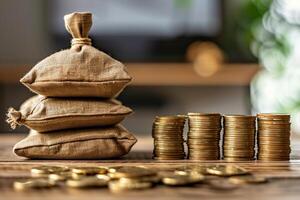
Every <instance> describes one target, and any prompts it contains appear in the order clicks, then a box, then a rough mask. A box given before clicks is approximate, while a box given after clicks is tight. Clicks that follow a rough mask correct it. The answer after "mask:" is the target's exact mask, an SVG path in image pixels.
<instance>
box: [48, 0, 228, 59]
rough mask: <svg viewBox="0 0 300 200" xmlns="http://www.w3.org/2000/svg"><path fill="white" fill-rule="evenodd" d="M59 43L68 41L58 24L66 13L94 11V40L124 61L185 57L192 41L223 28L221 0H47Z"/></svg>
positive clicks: (213, 36)
mask: <svg viewBox="0 0 300 200" xmlns="http://www.w3.org/2000/svg"><path fill="white" fill-rule="evenodd" d="M47 7H48V8H50V11H51V12H49V16H48V18H49V19H53V20H51V21H49V23H50V32H52V33H53V42H54V43H55V44H56V47H55V48H66V47H67V46H64V45H62V44H67V42H68V40H67V39H66V38H68V37H65V35H64V30H63V28H62V27H63V26H60V23H61V17H62V16H63V15H64V13H67V12H73V11H77V10H84V11H90V12H93V13H94V16H95V18H96V19H97V21H98V22H99V24H97V25H94V26H93V29H92V30H91V37H92V39H93V44H94V45H95V46H96V47H97V48H99V49H100V50H103V51H105V52H108V53H109V54H110V55H112V56H113V57H117V58H118V59H120V60H122V61H124V62H184V61H186V60H185V56H186V50H187V48H188V46H189V45H190V44H191V43H193V42H194V41H199V40H200V41H207V40H208V41H213V42H217V41H218V38H219V36H220V34H221V33H222V29H223V8H224V6H223V1H221V0H194V1H189V0H187V1H179V0H175V1H160V0H152V1H140V0H122V1H121V0H111V1H104V0H97V1H94V0H93V1H91V2H90V3H89V4H87V3H86V2H83V1H78V0H74V1H66V0H59V1H58V0H54V1H48V6H47Z"/></svg>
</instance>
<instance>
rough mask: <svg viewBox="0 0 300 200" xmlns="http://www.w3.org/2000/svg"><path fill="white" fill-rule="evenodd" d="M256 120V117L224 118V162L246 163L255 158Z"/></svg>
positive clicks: (236, 116) (231, 116) (229, 116)
mask: <svg viewBox="0 0 300 200" xmlns="http://www.w3.org/2000/svg"><path fill="white" fill-rule="evenodd" d="M255 120H256V118H255V116H247V115H226V116H224V137H223V157H224V160H227V161H244V160H245V161H246V160H253V159H254V158H255V134H256V127H255Z"/></svg>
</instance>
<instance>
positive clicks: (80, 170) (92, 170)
mask: <svg viewBox="0 0 300 200" xmlns="http://www.w3.org/2000/svg"><path fill="white" fill-rule="evenodd" d="M107 172H108V168H107V167H103V166H99V167H75V168H72V173H75V174H83V175H95V174H107Z"/></svg>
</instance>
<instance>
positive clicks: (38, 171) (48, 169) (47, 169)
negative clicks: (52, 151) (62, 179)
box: [31, 165, 69, 176]
mask: <svg viewBox="0 0 300 200" xmlns="http://www.w3.org/2000/svg"><path fill="white" fill-rule="evenodd" d="M66 171H69V168H68V167H66V166H50V165H49V166H48V165H42V166H38V167H33V168H31V174H32V175H33V176H35V175H48V174H51V173H59V172H66Z"/></svg>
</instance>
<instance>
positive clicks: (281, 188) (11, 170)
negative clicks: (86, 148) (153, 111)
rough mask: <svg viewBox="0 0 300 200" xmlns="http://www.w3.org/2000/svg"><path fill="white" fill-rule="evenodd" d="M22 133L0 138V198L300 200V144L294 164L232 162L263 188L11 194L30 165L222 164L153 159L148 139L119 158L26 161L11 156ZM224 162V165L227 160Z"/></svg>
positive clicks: (56, 190) (60, 190)
mask: <svg viewBox="0 0 300 200" xmlns="http://www.w3.org/2000/svg"><path fill="white" fill-rule="evenodd" d="M23 137H24V135H8V134H1V135H0V199H3V200H4V199H7V200H10V199H39V200H40V199H43V200H48V199H57V200H60V199H63V200H69V199H76V200H77V199H89V200H93V199H103V200H109V199H130V200H135V199H139V200H140V199H151V200H153V199H155V200H157V199H172V200H173V199H230V200H235V199H255V200H259V199H263V200H268V199H272V200H274V199H297V200H298V199H299V198H300V154H299V152H300V151H299V150H300V145H299V144H297V143H294V144H293V146H292V149H293V150H292V160H291V161H289V162H287V161H286V162H260V161H251V162H235V164H237V165H239V166H241V167H244V168H246V169H248V170H249V171H251V172H252V173H253V174H256V175H258V176H264V177H268V178H270V181H269V182H268V183H266V184H259V185H243V186H240V187H238V188H236V189H233V190H219V189H215V188H212V187H210V186H209V185H205V184H203V185H199V186H198V185H197V186H195V187H176V188H172V187H171V188H170V187H166V186H158V187H155V188H153V189H148V190H143V191H128V192H122V193H118V194H114V193H111V192H110V191H109V190H108V189H87V190H79V189H68V188H59V187H58V188H54V189H44V190H30V191H23V192H20V191H14V190H13V188H12V183H13V182H14V181H15V180H17V179H20V178H26V177H29V176H30V173H29V170H30V168H31V167H33V166H38V165H42V164H52V165H57V164H59V165H67V166H97V165H105V166H113V165H133V166H136V165H144V166H150V167H153V168H170V167H176V166H182V165H192V164H194V165H195V164H205V163H210V164H211V163H226V162H224V161H207V162H197V161H189V160H180V161H178V160H177V161H166V162H163V161H154V160H152V159H151V148H152V144H151V139H149V138H148V139H145V138H139V142H138V143H137V145H136V146H135V148H134V149H133V150H132V152H131V153H130V154H129V155H128V156H126V157H125V158H123V159H120V160H87V161H86V160H71V161H69V160H26V159H23V158H19V157H17V156H15V155H14V154H13V153H12V147H13V145H14V144H15V143H16V142H17V141H19V140H21V139H22V138H23ZM227 163H228V162H227Z"/></svg>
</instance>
